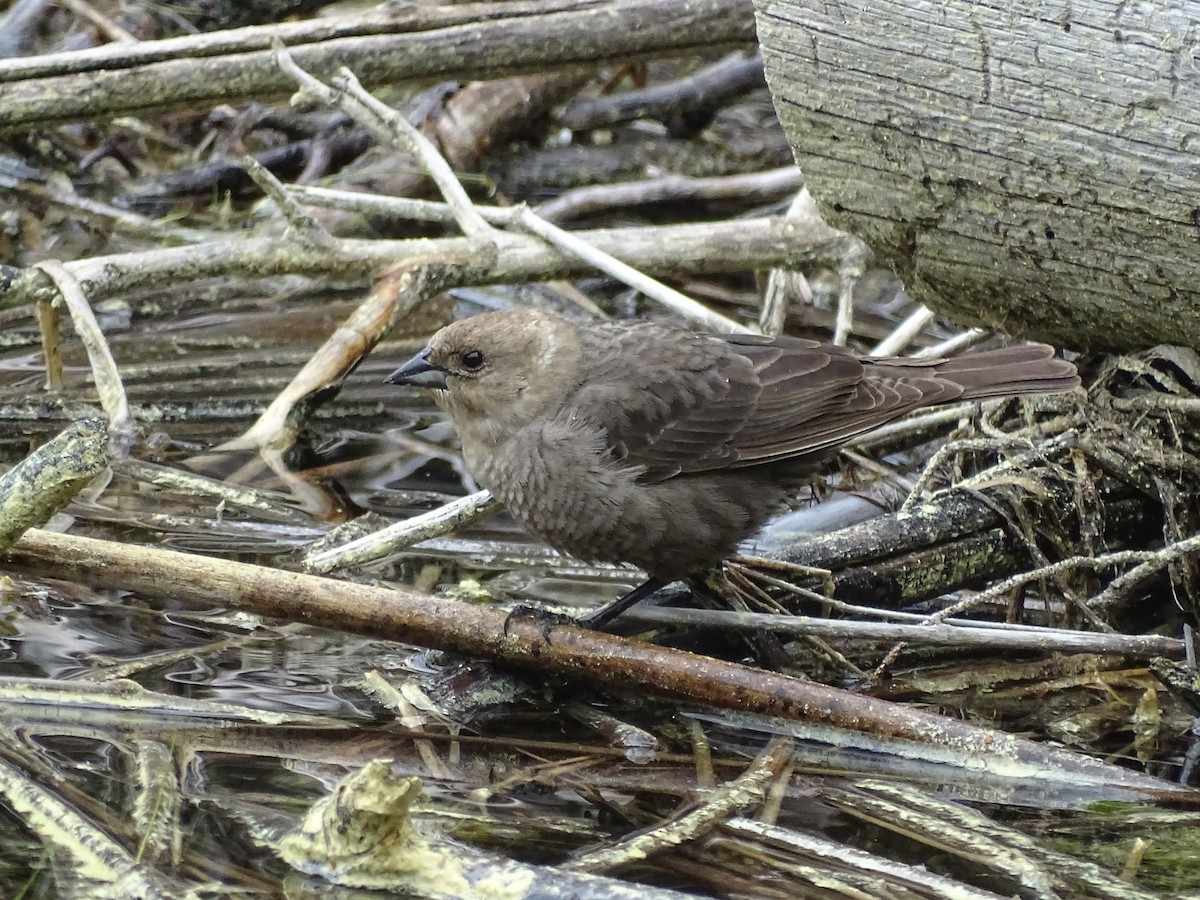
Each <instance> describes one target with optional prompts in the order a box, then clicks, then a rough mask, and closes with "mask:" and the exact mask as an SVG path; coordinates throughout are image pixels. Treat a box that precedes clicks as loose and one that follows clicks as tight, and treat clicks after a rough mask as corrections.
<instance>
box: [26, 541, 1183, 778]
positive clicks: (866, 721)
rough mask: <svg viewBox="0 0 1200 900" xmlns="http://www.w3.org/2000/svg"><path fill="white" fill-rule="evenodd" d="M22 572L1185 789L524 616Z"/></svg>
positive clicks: (72, 557) (62, 558)
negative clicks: (215, 605)
mask: <svg viewBox="0 0 1200 900" xmlns="http://www.w3.org/2000/svg"><path fill="white" fill-rule="evenodd" d="M6 564H7V565H8V566H9V567H10V568H12V569H16V570H19V571H21V572H23V573H26V574H29V575H33V576H38V577H52V578H58V579H68V580H75V581H79V582H81V583H85V584H89V585H92V586H94V587H97V588H112V589H124V590H133V591H137V592H139V593H142V594H144V595H147V596H155V597H170V598H171V599H172V600H173V601H182V602H188V603H212V602H214V601H218V602H220V603H221V604H222V605H224V606H228V607H232V608H236V609H246V610H252V611H254V612H256V613H258V614H259V615H264V616H274V617H278V618H282V619H286V620H289V621H301V622H305V623H308V624H310V625H317V626H323V627H329V628H336V629H341V630H344V631H353V632H356V633H361V634H369V635H371V636H373V637H376V638H382V639H385V640H398V641H405V642H408V643H413V644H418V645H421V646H426V647H437V648H441V649H445V650H447V651H450V652H454V653H459V654H464V655H467V656H471V657H482V658H487V659H493V660H496V661H498V662H501V663H505V664H508V665H512V666H515V667H518V668H521V669H524V670H526V671H531V672H536V673H538V674H539V675H540V676H541V677H546V676H548V675H554V676H561V677H566V678H570V679H576V680H579V681H581V682H584V683H586V684H588V685H590V686H593V687H595V686H602V687H605V688H608V689H610V690H623V691H632V692H635V693H637V694H639V695H644V694H646V693H647V692H650V693H653V694H657V695H659V696H663V697H668V698H675V699H682V700H687V701H690V702H694V703H701V704H706V705H710V706H717V707H723V708H726V709H734V710H738V711H740V712H743V713H760V714H763V715H773V716H781V717H784V718H788V719H800V720H809V721H813V722H819V723H824V724H826V725H830V726H834V727H838V728H846V729H851V730H853V731H859V732H870V733H873V734H875V735H877V736H882V737H886V738H890V739H892V740H902V741H912V742H916V743H919V744H933V745H939V746H942V747H953V748H955V750H956V751H957V752H959V753H962V754H964V755H966V756H971V755H976V754H991V755H995V756H997V757H1000V758H1003V759H1005V760H1006V761H1007V762H1006V764H1007V766H1008V767H1009V770H1010V771H1012V772H1013V773H1014V776H1018V775H1019V776H1020V777H1032V774H1033V773H1034V772H1037V773H1038V777H1052V776H1054V775H1055V773H1057V774H1058V776H1059V777H1069V778H1070V779H1071V780H1072V781H1073V782H1076V783H1079V782H1085V783H1092V784H1109V785H1121V786H1125V787H1128V788H1132V789H1135V790H1141V791H1145V792H1147V793H1149V794H1158V793H1164V794H1166V793H1171V794H1178V793H1180V792H1185V793H1190V789H1188V788H1184V787H1181V786H1179V785H1175V784H1170V783H1168V782H1163V781H1160V780H1158V779H1156V778H1152V777H1149V776H1146V775H1141V774H1139V773H1136V772H1132V771H1128V770H1125V769H1121V768H1119V767H1116V766H1108V765H1105V764H1103V763H1100V762H1097V761H1095V760H1092V759H1088V758H1086V757H1082V756H1078V755H1076V754H1074V753H1069V752H1066V751H1062V750H1057V749H1055V748H1052V747H1042V746H1039V745H1038V744H1036V743H1034V742H1032V741H1028V740H1025V739H1023V738H1018V737H1014V736H1012V735H1008V734H1003V733H999V732H995V731H990V730H988V729H984V728H977V727H975V726H972V725H968V724H966V723H963V722H959V721H956V720H954V719H950V718H946V717H944V716H938V715H933V714H931V713H926V712H921V711H918V710H913V709H908V708H905V707H902V706H898V705H896V704H891V703H887V702H881V701H879V700H875V699H873V698H870V697H862V696H859V695H857V694H853V693H850V692H848V691H843V690H838V689H837V688H831V687H826V686H824V685H820V684H816V683H813V682H807V681H801V680H800V679H797V678H791V677H788V676H786V675H780V674H778V673H775V672H769V671H760V670H757V669H752V668H750V667H747V666H742V665H738V664H736V663H730V662H726V661H724V660H719V659H711V658H708V657H704V656H697V655H695V654H692V653H686V652H683V651H680V650H673V649H669V648H665V647H656V646H653V645H650V644H644V643H641V642H639V641H632V640H625V639H622V638H619V637H616V636H614V635H609V634H604V633H600V632H594V631H589V630H587V629H582V628H577V627H574V626H571V625H568V624H562V623H553V622H547V621H546V620H545V619H543V618H540V617H536V616H523V615H509V614H508V613H506V612H505V611H503V610H497V609H491V608H485V607H482V606H478V605H474V604H469V603H461V602H458V601H453V600H447V599H445V598H434V597H430V596H427V595H423V594H419V593H416V592H414V591H402V590H388V589H383V588H378V587H373V586H368V585H361V584H351V583H347V582H342V581H337V580H334V579H329V578H321V577H317V576H313V575H302V574H298V573H295V572H284V571H279V570H276V569H268V568H265V567H263V566H254V565H248V564H246V563H237V562H230V561H228V560H219V559H212V558H209V557H203V556H194V555H191V554H185V553H176V552H172V551H168V550H159V549H156V548H149V547H138V546H134V545H130V544H118V543H111V542H106V541H97V540H93V539H91V538H82V537H75V536H72V535H62V534H51V533H49V532H44V531H36V530H35V531H29V532H27V533H26V534H25V536H24V537H23V538H22V539H21V540H20V541H19V542H18V543H17V545H16V547H14V548H13V549H12V550H11V551H10V552H9V553H8V555H7V558H6Z"/></svg>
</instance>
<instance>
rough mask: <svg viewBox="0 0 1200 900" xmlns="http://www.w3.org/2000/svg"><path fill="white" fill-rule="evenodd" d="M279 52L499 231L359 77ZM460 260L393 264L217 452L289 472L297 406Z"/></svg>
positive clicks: (270, 187)
mask: <svg viewBox="0 0 1200 900" xmlns="http://www.w3.org/2000/svg"><path fill="white" fill-rule="evenodd" d="M275 58H276V61H277V62H278V63H279V65H280V66H282V67H283V68H284V70H285V71H287V72H288V73H289V74H290V75H291V76H292V77H293V78H295V79H296V80H297V82H299V84H300V85H301V88H302V90H303V91H305V92H307V93H308V94H310V95H312V96H315V97H316V98H318V99H322V100H324V101H326V102H328V103H332V104H335V105H337V106H339V107H340V108H341V109H342V111H343V112H346V113H347V114H348V115H350V116H352V117H353V118H354V119H355V120H356V121H358V122H359V123H360V124H363V125H366V126H367V127H369V128H371V129H372V130H373V131H375V132H376V133H377V134H379V135H380V136H382V137H383V138H384V139H385V140H389V141H391V142H392V143H393V144H399V145H400V146H401V147H403V148H404V149H407V150H409V151H410V152H412V153H414V154H416V155H418V157H419V159H420V161H421V162H422V163H423V164H424V165H425V167H426V168H427V170H429V171H430V172H431V174H432V175H433V178H434V181H435V183H436V184H437V185H438V188H439V189H440V190H441V191H442V194H443V196H445V198H446V201H447V204H448V205H449V206H450V208H451V210H452V211H453V212H454V216H455V219H456V220H457V221H458V222H459V224H460V225H461V226H462V228H463V230H464V231H467V232H468V233H469V234H470V235H472V236H473V237H475V238H477V239H479V238H486V237H489V236H490V235H491V234H493V232H494V229H493V228H492V227H491V226H490V225H488V224H487V223H486V222H485V221H484V220H483V218H481V217H480V215H479V213H477V212H476V211H475V209H474V208H473V207H472V205H471V200H470V198H469V197H468V196H467V193H466V191H464V190H463V187H462V185H461V184H459V182H458V179H456V178H455V177H454V173H453V172H452V171H451V170H450V167H449V166H448V165H446V162H445V161H444V160H443V159H442V158H441V156H439V155H438V152H437V150H436V149H435V148H434V147H433V145H432V144H430V143H429V141H428V140H426V139H425V137H424V136H422V135H420V134H419V133H417V131H416V129H414V128H413V127H412V126H411V125H409V124H408V122H407V121H406V120H405V119H404V118H403V116H399V115H397V114H396V113H395V112H394V111H393V110H391V109H389V108H388V107H386V106H384V105H383V104H381V103H379V101H377V100H375V98H373V97H371V96H370V95H369V94H367V93H366V92H365V91H363V90H362V87H361V86H360V85H359V84H358V82H357V81H355V80H354V76H353V75H351V74H350V73H349V72H345V71H344V72H343V76H342V77H343V79H344V80H345V82H346V84H347V86H348V90H349V91H350V94H347V93H345V92H343V91H335V90H333V89H332V88H329V87H326V86H325V85H323V84H322V83H321V82H320V81H318V80H317V79H315V78H313V77H312V76H311V75H309V74H308V73H307V72H304V71H302V70H301V69H300V68H299V67H298V66H297V65H296V64H295V62H294V61H293V60H292V59H291V57H290V56H289V55H288V52H287V51H286V50H285V49H284V48H283V45H282V44H280V43H279V42H276V45H275ZM256 169H257V171H256ZM249 171H250V172H251V173H253V174H254V175H255V176H256V180H257V181H259V182H260V183H261V184H263V186H264V188H265V189H266V190H267V191H268V192H269V194H270V195H271V196H272V198H273V199H274V200H275V201H276V203H278V204H279V207H280V209H281V210H283V211H284V213H285V214H288V215H289V222H291V223H292V224H293V227H294V228H295V230H296V233H297V234H298V235H300V236H302V237H303V238H304V239H305V243H306V244H308V245H309V246H310V247H311V248H313V249H320V250H327V251H335V252H336V251H337V250H338V249H339V247H340V244H339V242H337V241H335V240H334V239H333V238H331V237H330V236H329V235H328V234H327V233H326V232H325V231H324V229H321V228H320V227H319V226H317V225H316V223H315V222H312V221H311V220H310V219H309V218H308V216H307V215H305V214H304V213H302V212H300V211H299V208H298V206H296V204H295V203H294V202H293V201H292V200H291V199H290V198H289V197H288V196H287V194H286V191H284V189H283V187H282V185H278V186H277V183H276V182H275V179H274V178H273V176H270V175H268V174H267V173H266V172H265V170H262V169H261V167H253V166H252V167H251V168H250V169H249ZM482 243H483V246H482V247H481V248H480V251H481V254H482V255H483V256H485V257H487V256H491V255H493V254H494V252H495V251H494V248H493V247H492V246H491V244H490V243H488V242H486V241H483V242H482ZM488 251H490V252H488ZM456 262H457V263H459V264H460V265H459V268H461V267H462V266H461V264H462V263H463V262H465V261H463V260H448V259H418V260H409V261H408V262H407V263H405V264H404V265H403V266H398V267H397V268H396V269H394V270H393V271H392V272H391V273H390V275H389V277H386V278H384V279H382V280H381V281H380V282H379V283H377V284H376V286H375V289H374V290H373V291H372V292H371V295H370V296H369V297H368V298H367V300H366V301H365V302H364V303H363V304H362V305H361V306H360V307H358V309H356V310H355V311H354V313H353V314H352V315H351V316H350V318H349V319H348V320H347V321H346V322H344V323H343V324H342V325H341V326H340V327H339V328H338V330H337V331H336V332H334V334H333V335H332V336H331V337H330V338H329V340H327V341H326V342H325V343H324V344H322V345H321V347H320V348H319V349H318V350H317V351H316V353H314V354H313V356H312V358H311V359H309V361H308V362H307V363H305V365H304V367H303V368H302V369H301V370H300V372H298V373H297V375H296V377H295V378H293V379H292V381H291V382H290V383H289V384H288V385H287V387H285V388H284V389H283V390H282V391H281V392H280V393H279V395H278V396H277V397H276V398H275V399H274V400H273V401H272V402H271V405H270V406H269V407H267V409H266V410H265V411H264V412H263V414H262V415H261V416H259V418H258V420H257V421H256V422H255V423H254V425H252V426H251V427H250V428H249V429H248V430H247V431H246V432H245V433H244V434H243V435H241V437H238V438H236V439H234V440H232V441H228V442H226V443H225V444H223V445H222V446H221V447H219V448H218V450H235V449H250V448H253V449H258V450H261V451H264V452H266V451H269V452H270V453H271V457H269V458H266V461H267V462H268V464H269V465H271V467H272V468H273V469H274V470H275V471H276V472H277V473H279V474H280V475H281V476H282V475H284V474H285V473H286V471H287V470H286V467H285V466H283V465H282V460H281V459H280V458H279V456H278V454H279V453H281V452H282V451H283V450H284V449H285V448H286V447H287V446H288V445H290V444H291V442H292V440H293V439H294V437H295V423H293V422H291V421H290V419H291V416H292V411H293V409H294V408H295V405H296V404H297V403H298V402H300V401H301V400H303V399H304V398H306V397H309V396H311V395H312V394H313V393H315V392H316V391H318V390H321V389H323V388H326V387H328V386H329V385H330V384H333V383H335V382H336V381H338V380H340V379H342V378H344V377H345V376H346V375H347V374H349V373H350V372H351V371H352V370H353V368H354V367H355V366H356V365H357V364H358V363H359V361H360V360H361V359H362V358H363V357H364V356H366V355H367V353H369V352H370V351H371V348H373V347H374V346H375V344H377V343H378V342H379V340H380V338H382V337H383V335H384V334H386V333H387V332H388V331H390V330H391V328H392V326H394V325H395V324H396V322H397V321H398V320H399V319H400V318H401V317H403V316H405V315H407V314H408V313H409V312H411V311H412V310H413V309H414V308H415V307H416V306H417V305H418V304H420V303H421V302H422V301H423V300H425V299H426V298H428V297H430V296H432V295H433V294H435V293H437V292H438V291H440V290H442V288H443V287H445V286H447V285H448V284H449V283H450V279H449V277H448V274H449V270H451V269H452V268H455V266H454V265H453V264H454V263H456ZM296 486H297V487H303V484H301V483H300V482H296Z"/></svg>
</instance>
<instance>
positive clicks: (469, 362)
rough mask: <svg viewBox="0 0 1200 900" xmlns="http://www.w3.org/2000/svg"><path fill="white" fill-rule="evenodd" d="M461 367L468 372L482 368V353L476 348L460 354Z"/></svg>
mask: <svg viewBox="0 0 1200 900" xmlns="http://www.w3.org/2000/svg"><path fill="white" fill-rule="evenodd" d="M462 364H463V368H464V369H466V370H467V371H469V372H474V371H476V370H478V369H482V368H483V354H482V353H480V352H479V351H478V350H468V351H467V352H466V353H464V354H463V355H462Z"/></svg>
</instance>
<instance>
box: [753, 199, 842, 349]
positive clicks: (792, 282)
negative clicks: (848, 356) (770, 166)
mask: <svg viewBox="0 0 1200 900" xmlns="http://www.w3.org/2000/svg"><path fill="white" fill-rule="evenodd" d="M786 215H787V217H788V220H789V221H793V222H796V223H801V222H803V223H806V224H807V226H808V227H810V228H813V227H816V228H827V229H829V230H830V231H833V232H836V229H833V228H831V227H830V226H829V225H828V224H827V223H826V222H825V220H824V219H822V218H821V214H820V213H819V212H818V211H817V204H816V201H815V200H813V198H812V195H811V194H810V193H809V192H808V188H805V187H802V188H800V190H799V191H798V192H797V193H796V196H795V198H793V200H792V202H791V204H790V205H789V206H788V211H787V214H786ZM836 233H838V234H841V233H842V232H836ZM846 237H847V238H849V235H847V236H846ZM850 241H851V242H852V243H851V247H854V246H857V239H856V238H850ZM856 252H859V253H861V252H862V251H861V250H858V251H856ZM797 293H798V294H800V296H801V298H802V299H803V300H804V302H805V303H812V288H810V287H809V285H808V281H807V280H806V279H805V277H804V275H803V273H801V272H800V271H799V270H796V269H793V268H784V267H776V268H774V269H772V270H771V274H770V275H769V276H768V277H767V288H766V290H765V291H764V292H763V300H762V309H761V310H760V311H759V314H758V327H759V329H760V330H761V331H762V333H763V334H769V335H771V336H777V335H780V334H783V327H784V325H785V324H786V323H787V314H788V306H789V305H790V303H791V300H792V295H793V294H797Z"/></svg>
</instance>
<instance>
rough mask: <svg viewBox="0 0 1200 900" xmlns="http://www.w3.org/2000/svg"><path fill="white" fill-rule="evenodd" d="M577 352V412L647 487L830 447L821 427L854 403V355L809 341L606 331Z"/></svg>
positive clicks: (857, 368) (648, 329) (647, 329)
mask: <svg viewBox="0 0 1200 900" xmlns="http://www.w3.org/2000/svg"><path fill="white" fill-rule="evenodd" d="M582 352H583V353H584V355H585V360H584V367H583V370H584V371H583V377H582V378H581V383H580V387H579V388H578V389H577V391H576V392H575V394H574V396H573V398H572V399H573V405H574V406H575V408H576V409H579V410H586V411H587V414H588V417H589V418H590V419H592V420H593V421H594V422H596V423H597V424H598V425H600V426H601V427H603V428H604V430H605V432H606V433H607V435H608V444H609V448H610V450H611V451H612V453H613V454H614V455H615V456H616V457H618V458H620V459H625V460H628V461H629V462H630V463H631V464H634V465H638V466H641V467H643V468H644V469H645V474H644V475H643V476H642V477H643V479H644V480H651V481H661V480H663V479H666V478H670V477H672V476H674V475H678V474H681V473H691V472H703V471H708V470H712V469H720V468H725V467H727V466H731V465H751V464H754V463H757V462H765V461H768V460H771V459H777V458H783V457H789V456H796V455H800V454H803V453H805V452H809V450H810V449H822V448H824V447H825V446H827V445H828V444H829V443H831V442H836V440H837V438H836V437H833V436H830V435H828V434H826V431H827V429H825V428H824V427H823V426H821V425H820V424H819V423H822V422H824V421H825V420H826V419H828V418H829V417H835V418H836V417H837V416H838V415H839V413H840V412H841V411H842V410H843V409H845V407H846V406H847V404H849V403H851V402H852V400H853V399H854V397H855V396H856V393H857V392H858V388H859V383H860V382H861V380H862V374H863V367H862V364H861V363H860V362H859V361H858V360H857V359H856V358H854V357H853V356H851V355H850V354H848V353H846V352H844V351H841V350H839V349H837V348H829V347H827V346H824V345H821V344H818V343H817V342H815V341H805V340H801V339H796V338H789V339H784V340H776V341H771V340H769V339H767V338H759V337H754V336H740V335H738V336H730V337H728V338H724V339H722V338H715V337H712V336H704V335H694V336H686V337H682V338H681V336H680V334H679V332H678V331H675V330H673V329H664V328H661V327H658V326H654V325H643V326H638V327H634V328H623V329H616V328H614V329H612V330H606V331H605V332H604V333H603V335H602V336H601V339H600V340H598V341H596V342H595V343H591V342H588V343H585V345H584V346H583V347H582ZM814 430H815V432H816V433H818V439H817V440H818V443H817V446H815V447H813V448H810V447H809V446H808V445H809V443H810V441H809V438H808V435H809V433H810V432H813V431H814Z"/></svg>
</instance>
